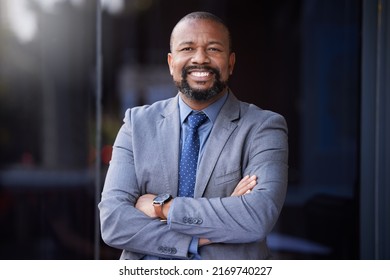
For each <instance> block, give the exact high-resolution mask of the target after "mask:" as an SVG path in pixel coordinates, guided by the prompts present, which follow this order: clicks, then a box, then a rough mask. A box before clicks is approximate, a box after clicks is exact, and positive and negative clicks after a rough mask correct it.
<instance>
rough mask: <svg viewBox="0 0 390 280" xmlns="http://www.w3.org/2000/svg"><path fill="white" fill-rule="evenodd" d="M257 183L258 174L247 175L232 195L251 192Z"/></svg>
mask: <svg viewBox="0 0 390 280" xmlns="http://www.w3.org/2000/svg"><path fill="white" fill-rule="evenodd" d="M256 184H257V176H256V175H252V176H249V175H246V176H245V177H244V178H242V179H241V181H240V182H239V183H238V184H237V186H236V188H235V189H234V191H233V193H232V194H231V196H239V195H244V194H247V193H249V192H250V191H251V190H252V189H253V188H254V187H255V186H256Z"/></svg>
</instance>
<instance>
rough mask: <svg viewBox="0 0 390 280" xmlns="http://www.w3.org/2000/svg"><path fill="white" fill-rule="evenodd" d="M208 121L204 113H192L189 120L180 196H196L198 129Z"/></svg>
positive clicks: (182, 159)
mask: <svg viewBox="0 0 390 280" xmlns="http://www.w3.org/2000/svg"><path fill="white" fill-rule="evenodd" d="M206 120H207V116H206V115H205V114H204V113H203V112H202V113H198V114H195V113H194V112H192V113H191V114H190V115H189V116H188V119H187V122H188V125H189V129H188V135H187V136H186V139H185V140H184V144H183V149H182V154H181V157H180V165H179V194H178V196H187V197H193V196H194V188H195V180H196V168H197V165H198V155H199V147H200V143H199V135H198V128H199V127H200V126H201V125H202V124H203V123H204V122H205V121H206Z"/></svg>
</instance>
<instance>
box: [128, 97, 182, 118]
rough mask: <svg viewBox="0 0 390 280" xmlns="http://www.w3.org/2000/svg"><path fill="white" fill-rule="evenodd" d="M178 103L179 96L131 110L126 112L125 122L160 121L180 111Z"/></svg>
mask: <svg viewBox="0 0 390 280" xmlns="http://www.w3.org/2000/svg"><path fill="white" fill-rule="evenodd" d="M177 102H178V100H177V96H175V97H171V98H168V99H164V100H160V101H157V102H154V103H152V104H148V105H142V106H137V107H133V108H129V109H127V110H126V112H125V116H124V122H128V121H130V120H131V121H133V122H135V121H137V122H142V123H144V122H148V121H156V120H159V119H161V118H163V117H165V116H166V115H169V114H172V113H173V112H175V110H178V105H177Z"/></svg>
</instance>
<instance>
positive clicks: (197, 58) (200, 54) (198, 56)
mask: <svg viewBox="0 0 390 280" xmlns="http://www.w3.org/2000/svg"><path fill="white" fill-rule="evenodd" d="M191 62H192V63H194V64H205V63H210V58H209V56H208V54H207V51H206V50H205V49H203V48H199V49H196V52H195V53H194V55H193V56H192V58H191Z"/></svg>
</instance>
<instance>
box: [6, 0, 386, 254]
mask: <svg viewBox="0 0 390 280" xmlns="http://www.w3.org/2000/svg"><path fill="white" fill-rule="evenodd" d="M100 3H101V4H99V2H97V1H94V0H2V1H1V2H0V259H116V258H118V257H119V253H120V252H119V251H118V250H115V249H112V248H109V247H107V246H106V245H105V244H104V243H103V242H102V241H101V240H100V234H99V227H98V220H97V210H98V209H97V202H98V199H99V195H100V191H101V188H102V184H103V181H104V177H105V172H106V170H107V167H108V162H109V160H110V156H111V145H112V144H113V141H114V138H115V136H116V133H117V131H118V129H119V127H120V126H121V124H122V118H123V114H124V110H125V109H126V108H128V107H133V106H137V105H142V104H150V103H151V102H154V101H156V100H159V99H163V98H167V97H171V96H174V95H176V93H177V92H176V89H175V87H174V85H173V83H172V81H171V77H170V75H169V70H168V66H167V53H168V52H169V36H170V32H171V29H172V28H173V26H174V24H175V23H176V22H177V21H178V20H179V19H180V18H181V17H182V16H183V15H185V14H186V13H189V12H191V11H195V10H206V11H210V12H213V13H215V14H217V15H219V16H220V17H221V18H223V19H224V20H225V21H226V22H227V24H228V25H229V26H230V28H231V31H232V36H233V44H234V45H233V47H234V50H235V51H236V55H237V64H236V68H235V72H234V75H233V77H232V79H231V81H230V87H231V88H232V90H233V91H234V92H235V94H236V95H237V96H238V97H239V98H240V99H242V100H245V101H248V102H252V103H254V104H256V105H258V106H260V107H262V108H265V109H270V110H273V111H276V112H279V113H281V114H282V115H284V116H285V117H286V119H287V122H288V125H289V144H290V159H289V160H290V162H289V166H290V171H289V175H290V178H289V189H288V194H287V198H286V204H285V207H284V209H283V211H282V214H281V216H280V220H279V221H278V223H277V225H276V227H275V229H274V231H273V232H272V234H271V235H270V237H269V240H268V241H269V244H270V247H271V249H272V251H273V255H274V258H276V259H389V258H390V238H389V236H390V222H389V221H390V207H389V205H390V203H389V200H390V175H389V174H390V172H389V171H390V148H389V144H388V143H390V114H389V112H388V108H390V79H389V77H390V52H389V50H390V3H389V1H387V0H330V1H329V0H281V1H266V0H259V1H234V0H225V1H224V0H219V1H217V0H214V1H210V0H198V1H195V0H189V1H180V0H126V1H125V0H106V1H103V0H102V1H101V2H100Z"/></svg>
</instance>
